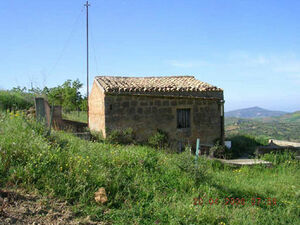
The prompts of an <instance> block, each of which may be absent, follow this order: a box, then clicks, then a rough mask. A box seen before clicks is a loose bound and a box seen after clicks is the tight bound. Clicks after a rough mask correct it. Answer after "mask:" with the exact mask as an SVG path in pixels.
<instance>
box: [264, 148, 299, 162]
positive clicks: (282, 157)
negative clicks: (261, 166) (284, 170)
mask: <svg viewBox="0 0 300 225" xmlns="http://www.w3.org/2000/svg"><path fill="white" fill-rule="evenodd" d="M262 159H263V160H266V161H269V162H272V163H273V164H274V165H278V164H284V163H287V164H289V163H291V162H292V161H293V160H295V152H291V151H289V150H285V151H282V152H272V153H268V154H264V155H263V156H262Z"/></svg>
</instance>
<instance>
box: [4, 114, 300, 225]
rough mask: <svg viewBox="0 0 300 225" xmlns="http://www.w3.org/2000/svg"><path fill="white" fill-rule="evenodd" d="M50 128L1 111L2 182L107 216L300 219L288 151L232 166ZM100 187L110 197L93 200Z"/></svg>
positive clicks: (128, 219)
mask: <svg viewBox="0 0 300 225" xmlns="http://www.w3.org/2000/svg"><path fill="white" fill-rule="evenodd" d="M45 134H46V131H45V130H44V128H43V127H41V126H40V125H38V124H36V123H35V122H33V121H29V120H27V119H24V118H23V116H22V115H20V114H19V113H18V114H13V113H11V114H1V117H0V148H1V149H0V184H1V186H4V185H6V184H11V185H15V186H18V187H22V188H26V189H28V190H38V191H39V192H40V193H41V194H43V195H45V196H52V197H57V198H59V199H61V200H66V201H67V202H68V203H69V204H70V205H72V206H73V209H74V211H75V212H76V214H77V215H78V216H87V215H90V216H91V218H92V219H93V220H97V221H103V222H104V223H107V224H299V223H300V220H299V214H300V192H299V190H300V177H299V176H300V175H299V169H300V165H299V162H298V161H296V160H294V159H293V157H292V155H291V154H288V153H285V154H284V155H277V156H274V155H267V156H265V157H268V159H269V160H273V162H274V166H273V167H272V168H265V167H264V166H255V167H251V168H250V167H242V168H233V167H230V166H227V165H222V164H220V163H219V162H216V161H212V160H206V159H204V158H201V157H200V158H199V160H198V161H197V164H196V165H195V161H194V157H193V156H191V155H190V154H189V153H187V152H186V153H183V154H167V153H165V152H164V151H162V150H156V149H153V148H150V147H146V146H134V145H127V146H125V145H112V144H109V143H97V142H88V141H85V140H81V139H79V138H77V137H75V136H73V135H72V134H68V133H64V132H56V133H54V134H53V135H51V136H46V135H45ZM99 187H104V188H105V189H106V192H107V194H108V203H107V204H105V205H99V204H97V203H96V202H95V201H94V193H95V191H97V189H98V188H99ZM197 197H201V198H203V204H201V205H199V204H198V203H200V201H195V200H194V198H197ZM226 198H229V199H230V200H231V198H234V199H236V198H239V199H244V200H245V205H242V201H239V202H240V203H236V202H234V204H226ZM252 198H255V199H256V200H255V204H254V205H252V204H251V203H252V201H251V200H252ZM257 198H260V199H262V200H265V201H261V202H260V203H258V199H257ZM268 198H270V199H271V205H268V203H269V200H270V199H268ZM216 199H219V201H218V204H215V203H213V204H210V203H211V202H212V200H214V202H215V200H216ZM274 199H276V200H275V202H276V204H274ZM209 200H210V201H209ZM194 203H196V204H197V205H194ZM231 203H232V202H231Z"/></svg>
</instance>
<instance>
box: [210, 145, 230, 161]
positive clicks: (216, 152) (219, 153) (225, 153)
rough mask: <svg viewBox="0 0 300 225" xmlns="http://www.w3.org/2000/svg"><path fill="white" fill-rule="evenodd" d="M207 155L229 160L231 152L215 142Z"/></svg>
mask: <svg viewBox="0 0 300 225" xmlns="http://www.w3.org/2000/svg"><path fill="white" fill-rule="evenodd" d="M209 155H210V156H212V157H216V158H222V159H230V158H232V155H233V154H232V151H231V150H230V149H228V148H227V147H226V146H224V145H221V144H220V142H217V143H216V144H215V145H214V146H213V147H211V148H210V150H209Z"/></svg>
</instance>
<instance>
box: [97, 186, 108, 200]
mask: <svg viewBox="0 0 300 225" xmlns="http://www.w3.org/2000/svg"><path fill="white" fill-rule="evenodd" d="M95 201H96V202H98V203H101V204H104V203H106V202H107V195H106V191H105V188H104V187H101V188H99V190H98V191H97V192H95Z"/></svg>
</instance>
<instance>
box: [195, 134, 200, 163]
mask: <svg viewBox="0 0 300 225" xmlns="http://www.w3.org/2000/svg"><path fill="white" fill-rule="evenodd" d="M199 151H200V138H197V144H196V156H195V160H196V162H197V160H198V157H199Z"/></svg>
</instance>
